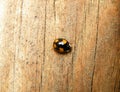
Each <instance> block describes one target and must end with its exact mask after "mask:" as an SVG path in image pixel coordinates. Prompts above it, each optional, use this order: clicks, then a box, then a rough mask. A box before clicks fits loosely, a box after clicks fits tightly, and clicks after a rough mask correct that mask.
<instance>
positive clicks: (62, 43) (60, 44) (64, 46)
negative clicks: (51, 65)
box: [53, 38, 71, 54]
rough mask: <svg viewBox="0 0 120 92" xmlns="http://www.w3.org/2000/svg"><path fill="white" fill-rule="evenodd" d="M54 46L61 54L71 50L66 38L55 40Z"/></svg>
mask: <svg viewBox="0 0 120 92" xmlns="http://www.w3.org/2000/svg"><path fill="white" fill-rule="evenodd" d="M53 48H54V50H55V51H56V52H58V53H60V54H65V53H68V52H70V51H71V46H70V44H69V42H68V41H67V40H66V39H64V38H58V39H55V40H54V42H53Z"/></svg>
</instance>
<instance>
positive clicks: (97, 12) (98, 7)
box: [91, 0, 100, 92]
mask: <svg viewBox="0 0 120 92" xmlns="http://www.w3.org/2000/svg"><path fill="white" fill-rule="evenodd" d="M99 4H100V0H98V12H97V18H96V19H97V31H96V43H95V52H94V67H93V73H92V80H91V92H93V81H94V73H95V67H96V65H95V64H96V54H97V44H98V30H99V10H100V5H99Z"/></svg>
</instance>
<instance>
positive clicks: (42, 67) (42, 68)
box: [39, 0, 47, 92]
mask: <svg viewBox="0 0 120 92" xmlns="http://www.w3.org/2000/svg"><path fill="white" fill-rule="evenodd" d="M46 17H47V0H46V1H45V23H44V38H43V40H44V41H43V45H44V49H43V62H42V66H41V83H40V90H39V91H40V92H42V83H43V81H42V80H43V70H44V63H45V56H46V55H45V47H46V44H45V43H46V19H47V18H46Z"/></svg>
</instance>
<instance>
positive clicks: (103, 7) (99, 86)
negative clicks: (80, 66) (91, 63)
mask: <svg viewBox="0 0 120 92" xmlns="http://www.w3.org/2000/svg"><path fill="white" fill-rule="evenodd" d="M98 30H99V31H98V42H97V51H96V59H95V71H94V79H93V92H119V91H120V84H119V83H120V1H119V0H104V1H100V12H99V28H98Z"/></svg>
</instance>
